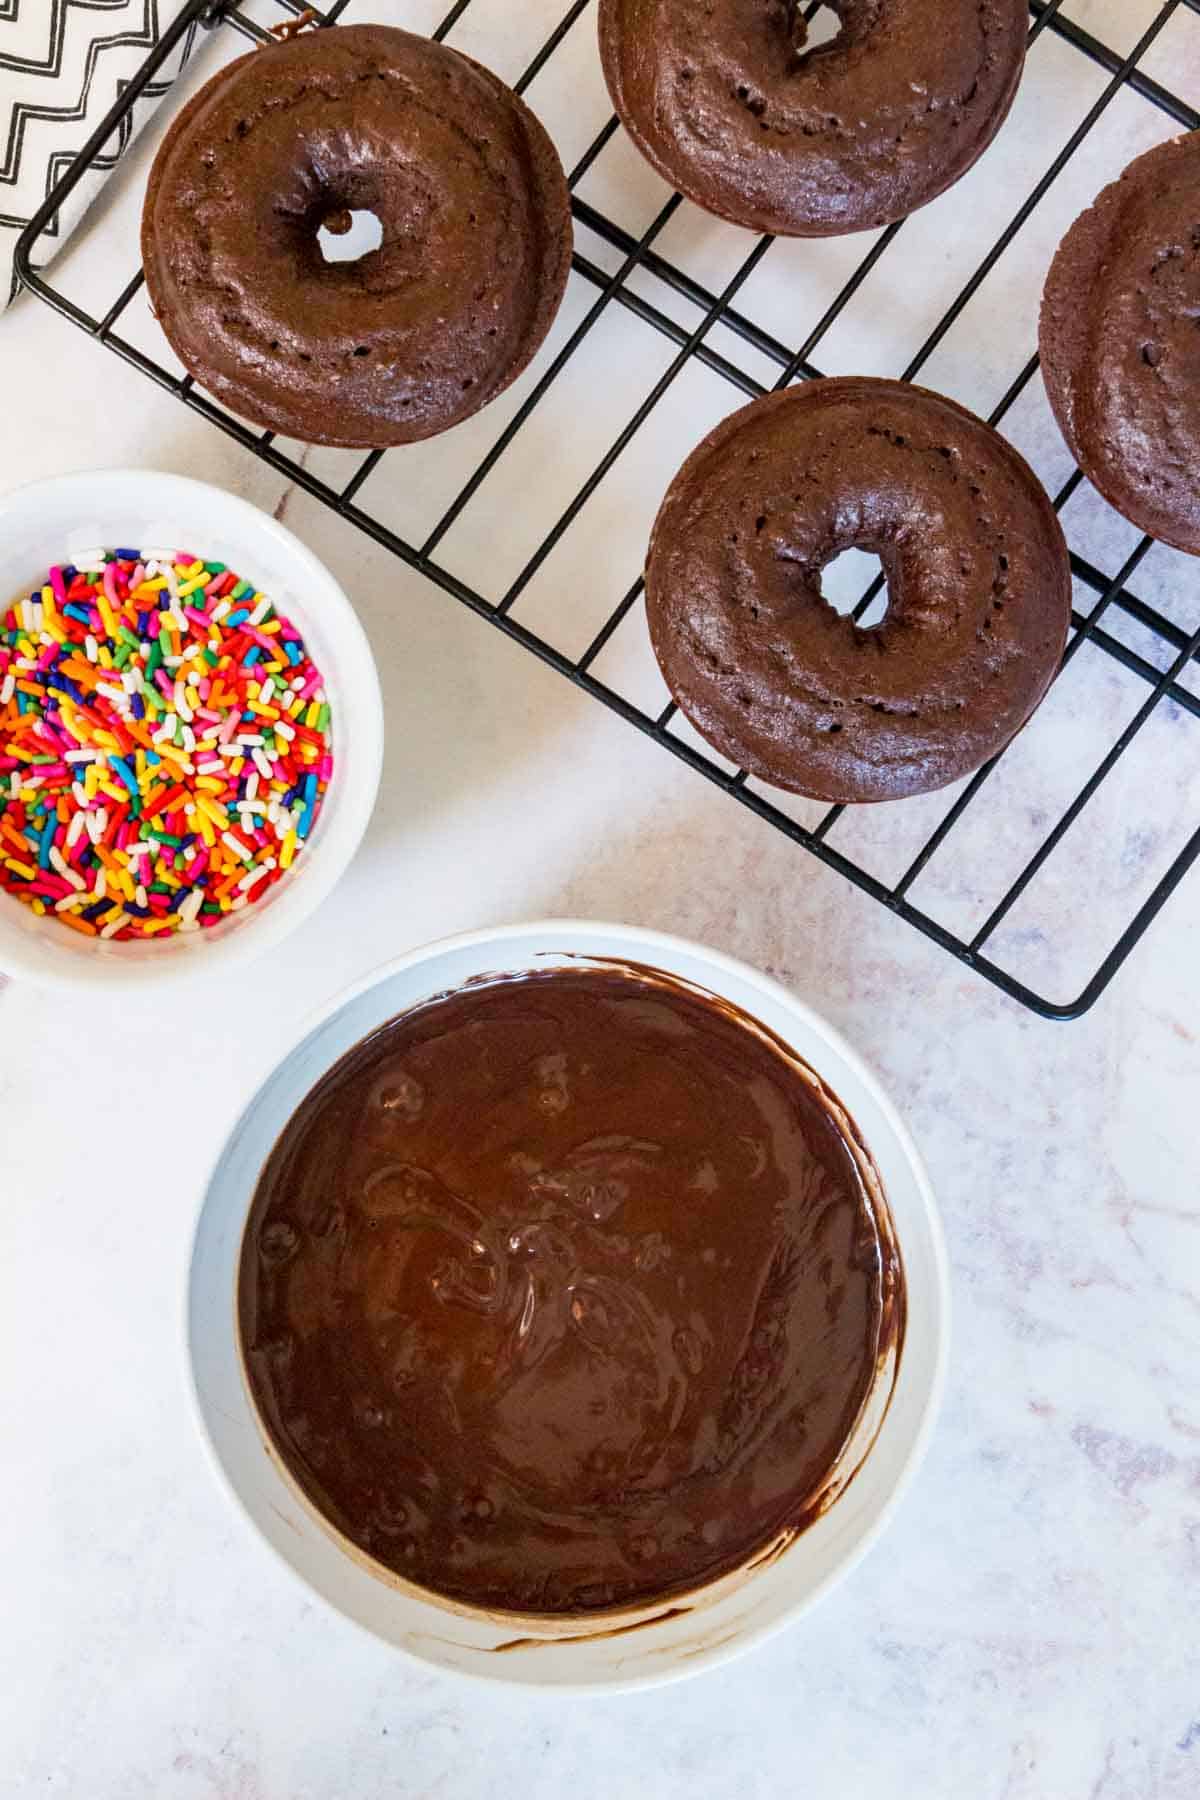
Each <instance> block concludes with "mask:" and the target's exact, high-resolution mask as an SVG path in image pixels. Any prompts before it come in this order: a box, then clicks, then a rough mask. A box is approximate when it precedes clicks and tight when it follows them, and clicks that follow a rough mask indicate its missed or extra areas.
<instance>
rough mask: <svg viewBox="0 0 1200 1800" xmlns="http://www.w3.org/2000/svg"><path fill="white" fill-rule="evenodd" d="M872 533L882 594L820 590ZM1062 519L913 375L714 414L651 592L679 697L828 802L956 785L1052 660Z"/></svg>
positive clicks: (676, 491)
mask: <svg viewBox="0 0 1200 1800" xmlns="http://www.w3.org/2000/svg"><path fill="white" fill-rule="evenodd" d="M851 548H857V549H861V550H866V551H874V552H875V553H876V554H877V555H878V556H879V559H880V561H881V563H882V565H883V569H884V573H885V574H886V576H887V589H888V610H887V613H886V615H885V617H884V618H883V619H882V620H881V622H880V623H879V624H878V625H875V626H871V627H868V628H863V627H860V626H859V625H857V624H856V623H855V622H854V620H853V619H852V618H849V617H843V616H840V615H839V614H838V613H837V612H835V611H834V609H833V607H831V606H829V605H827V604H826V602H825V600H824V598H823V597H822V593H821V571H822V569H823V568H824V567H825V565H826V563H828V562H830V561H832V559H833V558H834V557H835V556H837V555H838V554H839V553H840V552H841V551H843V550H849V549H851ZM1070 607H1071V573H1070V565H1069V563H1068V560H1067V546H1066V542H1065V540H1064V538H1063V534H1062V528H1061V526H1060V525H1059V523H1058V518H1057V515H1056V514H1055V511H1054V508H1053V507H1052V506H1051V504H1050V501H1049V500H1048V498H1047V497H1046V494H1045V492H1044V491H1043V489H1042V487H1041V485H1040V483H1039V482H1038V480H1037V477H1036V476H1035V475H1034V474H1033V471H1032V470H1031V469H1030V468H1029V467H1028V465H1027V464H1026V463H1025V462H1024V461H1023V460H1022V458H1021V457H1020V456H1019V455H1018V454H1017V452H1016V451H1015V450H1014V449H1013V448H1012V446H1011V445H1009V444H1007V443H1006V442H1005V441H1004V439H1003V438H1002V437H1000V435H999V434H998V433H997V432H995V431H993V430H992V428H991V427H990V426H989V425H986V424H984V422H983V420H982V419H977V418H976V417H975V416H974V415H973V414H972V413H969V412H967V411H966V410H965V408H963V407H961V406H957V405H956V404H955V403H954V401H952V400H947V399H945V398H944V397H943V396H941V395H939V394H933V393H930V392H929V391H928V390H927V389H924V388H918V387H913V386H911V385H909V384H908V383H906V382H898V381H874V380H869V379H866V378H857V377H842V378H838V379H836V380H829V381H811V382H804V383H802V384H801V385H800V386H799V387H793V388H788V389H786V390H785V391H784V392H782V393H779V394H772V395H769V396H767V397H766V398H764V399H762V400H755V401H753V402H752V403H751V404H750V405H749V406H745V407H743V408H742V409H741V411H739V412H735V413H733V414H732V415H731V416H730V417H729V418H728V419H725V420H723V421H722V423H721V424H720V425H718V426H717V428H716V430H715V431H712V432H710V433H709V435H708V437H706V438H705V439H704V440H703V442H702V443H701V444H700V445H699V446H698V447H697V448H696V449H695V450H694V451H693V452H692V454H691V456H690V457H689V458H688V460H687V461H686V462H685V463H684V465H683V467H682V469H681V470H680V471H679V474H678V475H677V476H676V477H675V480H674V481H673V483H672V484H671V487H670V489H669V491H668V493H667V496H666V499H665V500H664V501H663V504H662V507H661V510H660V511H659V515H658V518H657V520H656V521H655V525H654V532H653V536H652V537H651V541H650V550H649V555H648V560H647V564H646V610H647V617H648V619H649V624H650V635H651V638H652V640H653V643H654V650H655V654H656V655H657V657H658V660H659V664H660V665H661V668H662V671H663V675H664V677H665V679H666V682H667V685H668V686H669V687H670V689H671V692H672V694H673V695H674V697H675V699H676V701H677V702H678V704H679V706H680V708H681V709H682V710H683V712H685V713H686V714H687V716H688V718H689V719H690V720H691V722H692V724H693V725H695V727H696V729H697V730H698V731H700V732H702V733H703V734H704V736H705V737H706V738H707V739H708V740H709V742H710V743H712V744H714V745H715V746H716V748H717V749H718V750H719V751H720V752H721V753H722V755H724V756H727V757H729V758H730V759H731V760H732V761H733V762H735V763H737V764H738V766H739V767H740V768H743V769H748V770H749V771H750V772H751V774H754V775H757V776H760V777H761V778H762V779H763V780H765V781H770V782H774V783H775V784H776V785H777V786H778V787H783V788H791V789H793V790H795V791H796V792H798V793H801V794H809V795H812V796H813V797H815V798H816V799H821V800H830V801H842V802H851V801H867V800H891V799H897V798H899V797H901V796H902V795H906V794H917V793H923V792H925V791H926V790H928V789H931V788H938V787H944V786H945V785H946V783H947V782H951V781H955V780H957V779H958V778H959V777H960V776H962V775H966V774H969V773H970V772H971V770H973V769H977V768H978V767H979V765H980V764H981V763H983V762H985V761H986V760H987V758H988V757H989V756H994V755H995V754H996V752H997V751H999V750H1001V749H1003V747H1004V745H1005V744H1006V743H1007V742H1008V741H1009V739H1010V738H1011V737H1012V736H1013V734H1014V732H1016V731H1017V730H1019V728H1020V727H1021V726H1022V725H1023V724H1024V723H1025V721H1026V719H1028V718H1029V716H1030V714H1031V713H1032V712H1033V710H1034V708H1035V707H1036V706H1037V704H1038V702H1039V701H1040V700H1041V698H1042V696H1043V694H1044V693H1045V691H1046V689H1047V687H1048V686H1049V685H1050V681H1051V679H1052V677H1053V675H1054V672H1055V670H1056V669H1057V667H1058V663H1059V659H1060V657H1061V655H1062V651H1063V646H1064V643H1065V641H1066V634H1067V626H1068V624H1069V622H1070Z"/></svg>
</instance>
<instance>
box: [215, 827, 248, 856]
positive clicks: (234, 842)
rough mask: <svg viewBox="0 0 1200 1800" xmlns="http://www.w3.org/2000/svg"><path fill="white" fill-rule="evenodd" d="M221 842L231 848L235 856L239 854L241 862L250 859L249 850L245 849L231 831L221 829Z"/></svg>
mask: <svg viewBox="0 0 1200 1800" xmlns="http://www.w3.org/2000/svg"><path fill="white" fill-rule="evenodd" d="M221 842H222V843H223V844H224V845H225V846H226V848H227V849H229V850H232V851H233V854H234V855H235V856H240V857H241V859H242V861H243V862H249V861H250V852H249V850H247V848H246V846H245V844H243V843H241V842H239V840H238V839H237V838H235V837H234V835H233V833H232V831H223V832H222V833H221Z"/></svg>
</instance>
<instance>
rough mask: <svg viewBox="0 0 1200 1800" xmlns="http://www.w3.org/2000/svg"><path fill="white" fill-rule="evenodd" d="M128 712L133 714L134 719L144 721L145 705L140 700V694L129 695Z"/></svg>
mask: <svg viewBox="0 0 1200 1800" xmlns="http://www.w3.org/2000/svg"><path fill="white" fill-rule="evenodd" d="M129 710H130V712H131V713H132V714H133V716H134V718H135V719H144V718H145V716H146V703H145V701H144V700H143V699H142V696H141V695H140V694H131V695H130V696H129Z"/></svg>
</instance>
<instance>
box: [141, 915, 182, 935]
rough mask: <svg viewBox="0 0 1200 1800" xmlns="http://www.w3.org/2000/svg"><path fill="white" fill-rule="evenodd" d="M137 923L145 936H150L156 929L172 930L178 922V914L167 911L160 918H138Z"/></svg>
mask: <svg viewBox="0 0 1200 1800" xmlns="http://www.w3.org/2000/svg"><path fill="white" fill-rule="evenodd" d="M138 923H139V925H140V926H141V928H142V931H143V933H144V934H145V936H146V937H150V936H151V935H152V933H154V932H156V931H174V929H175V927H176V926H177V925H178V923H179V914H178V913H167V914H165V916H164V917H163V918H161V919H139V920H138Z"/></svg>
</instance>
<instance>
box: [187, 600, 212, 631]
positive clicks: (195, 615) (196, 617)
mask: <svg viewBox="0 0 1200 1800" xmlns="http://www.w3.org/2000/svg"><path fill="white" fill-rule="evenodd" d="M183 616H184V618H185V619H190V620H191V621H192V624H193V625H199V626H200V627H201V628H202V629H203V630H204V631H207V630H208V627H209V625H210V623H211V620H210V619H209V616H208V614H207V613H202V612H198V611H197V609H196V608H195V607H194V606H185V607H184V609H183Z"/></svg>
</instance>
